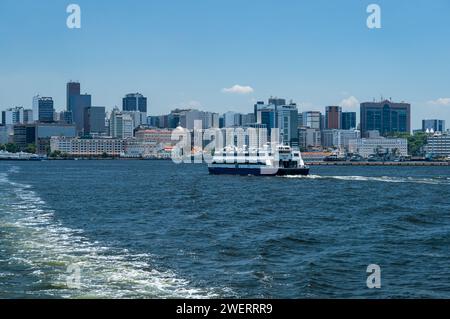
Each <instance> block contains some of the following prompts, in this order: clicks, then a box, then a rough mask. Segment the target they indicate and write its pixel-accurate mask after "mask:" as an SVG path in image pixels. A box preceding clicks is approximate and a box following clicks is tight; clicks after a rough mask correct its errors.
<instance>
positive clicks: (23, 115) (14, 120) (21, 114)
mask: <svg viewBox="0 0 450 319" xmlns="http://www.w3.org/2000/svg"><path fill="white" fill-rule="evenodd" d="M32 116H33V112H32V111H31V110H25V109H24V108H23V107H21V106H20V107H14V108H10V109H7V110H5V111H2V121H1V122H2V124H3V125H14V124H28V123H31V122H33V118H32Z"/></svg>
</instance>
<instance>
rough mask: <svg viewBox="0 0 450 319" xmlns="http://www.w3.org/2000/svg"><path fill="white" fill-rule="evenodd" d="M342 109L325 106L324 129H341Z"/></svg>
mask: <svg viewBox="0 0 450 319" xmlns="http://www.w3.org/2000/svg"><path fill="white" fill-rule="evenodd" d="M341 120H342V108H341V107H340V106H327V107H326V108H325V128H326V129H329V130H330V129H336V130H339V129H340V128H341Z"/></svg>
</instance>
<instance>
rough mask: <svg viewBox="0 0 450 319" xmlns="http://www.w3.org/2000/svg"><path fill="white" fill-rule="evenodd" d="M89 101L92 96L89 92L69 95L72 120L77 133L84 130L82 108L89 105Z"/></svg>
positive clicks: (90, 101)
mask: <svg viewBox="0 0 450 319" xmlns="http://www.w3.org/2000/svg"><path fill="white" fill-rule="evenodd" d="M91 103H92V96H91V95H89V94H81V95H73V96H71V97H70V106H71V111H72V117H73V122H74V124H75V126H76V128H77V132H78V133H81V132H83V131H84V110H85V109H86V108H89V107H91V106H92V105H91Z"/></svg>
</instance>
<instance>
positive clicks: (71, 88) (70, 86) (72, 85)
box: [66, 82, 81, 111]
mask: <svg viewBox="0 0 450 319" xmlns="http://www.w3.org/2000/svg"><path fill="white" fill-rule="evenodd" d="M80 94H81V86H80V83H78V82H69V83H67V85H66V103H67V104H66V109H67V111H72V105H71V102H70V99H71V97H73V96H77V95H80Z"/></svg>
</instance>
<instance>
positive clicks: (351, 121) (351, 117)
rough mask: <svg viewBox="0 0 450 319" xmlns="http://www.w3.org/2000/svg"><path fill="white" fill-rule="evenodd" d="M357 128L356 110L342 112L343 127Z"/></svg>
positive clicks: (344, 128)
mask: <svg viewBox="0 0 450 319" xmlns="http://www.w3.org/2000/svg"><path fill="white" fill-rule="evenodd" d="M355 128H356V112H342V118H341V129H343V130H351V129H355Z"/></svg>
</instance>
